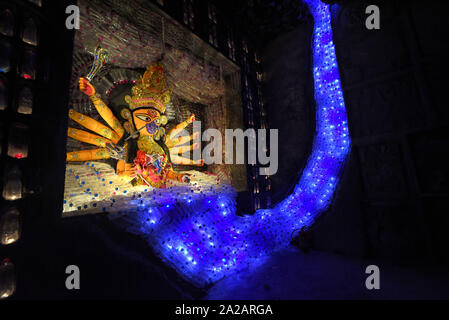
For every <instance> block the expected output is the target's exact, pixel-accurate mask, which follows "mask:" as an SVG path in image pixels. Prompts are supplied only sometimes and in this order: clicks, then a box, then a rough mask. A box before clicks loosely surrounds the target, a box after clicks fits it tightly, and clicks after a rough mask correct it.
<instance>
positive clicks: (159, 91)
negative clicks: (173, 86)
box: [125, 62, 171, 114]
mask: <svg viewBox="0 0 449 320" xmlns="http://www.w3.org/2000/svg"><path fill="white" fill-rule="evenodd" d="M131 91H132V96H125V101H126V102H127V103H128V104H129V108H130V109H131V110H134V109H137V108H140V107H153V108H155V109H156V110H158V111H159V112H160V113H161V114H164V113H165V105H166V104H167V103H169V102H170V93H171V90H170V89H167V88H166V82H165V77H164V67H163V66H162V63H161V62H154V63H152V64H151V65H149V66H148V67H147V70H146V71H145V73H144V74H143V76H141V77H140V79H139V80H138V81H137V83H136V84H135V85H134V86H133V87H132V89H131Z"/></svg>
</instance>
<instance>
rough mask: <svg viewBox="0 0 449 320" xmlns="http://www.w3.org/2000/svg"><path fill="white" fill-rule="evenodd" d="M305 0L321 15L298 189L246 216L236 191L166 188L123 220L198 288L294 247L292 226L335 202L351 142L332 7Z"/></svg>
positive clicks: (144, 198)
mask: <svg viewBox="0 0 449 320" xmlns="http://www.w3.org/2000/svg"><path fill="white" fill-rule="evenodd" d="M304 1H305V2H306V3H307V4H308V6H309V8H310V11H311V13H312V15H313V17H314V33H313V42H312V51H313V78H314V85H315V100H316V112H317V117H316V119H317V125H316V130H317V134H316V136H315V139H314V145H313V151H312V154H311V155H310V157H309V160H308V163H307V165H306V168H305V169H304V172H303V174H302V177H301V179H300V181H299V182H298V184H297V185H296V187H295V189H294V192H293V193H292V194H291V195H289V196H288V197H287V198H286V199H284V200H283V201H282V202H280V203H279V204H278V205H276V206H275V207H274V208H273V209H264V210H258V211H257V212H256V213H255V214H254V215H253V216H244V217H241V216H237V215H236V212H235V208H236V204H235V196H236V195H235V191H233V190H230V189H226V188H225V189H217V190H215V191H214V190H209V191H208V192H204V193H199V194H197V193H193V194H192V195H191V196H187V197H186V196H183V197H181V196H176V195H173V190H170V189H168V190H161V191H159V196H160V197H162V196H163V195H164V194H165V195H167V194H168V195H169V196H170V195H171V196H170V199H171V200H170V199H166V200H164V201H165V202H163V203H160V204H159V205H158V206H155V205H154V200H155V198H154V195H145V194H142V197H141V198H140V199H139V209H138V210H136V211H135V212H127V213H126V214H125V215H124V216H123V217H122V220H121V222H127V225H129V226H130V227H129V228H128V230H130V231H133V232H135V233H138V234H140V235H143V236H144V237H145V238H146V239H147V241H148V243H149V244H150V245H151V246H152V247H153V249H154V251H155V252H156V253H157V254H158V255H159V256H160V257H161V258H162V259H163V260H164V261H165V262H166V263H168V264H169V265H170V266H172V267H173V268H174V269H176V270H177V271H178V272H179V273H180V274H181V275H182V276H184V278H185V279H187V280H189V281H190V282H192V283H193V284H195V285H198V286H204V285H206V284H208V283H211V282H214V281H216V280H218V279H220V278H222V277H223V276H226V275H230V274H232V273H233V272H235V271H237V270H242V269H245V268H247V267H254V266H257V265H258V264H260V263H262V262H263V261H264V259H265V258H266V257H267V256H269V254H271V253H272V252H273V251H275V250H278V249H280V248H282V247H285V246H287V245H288V244H289V241H290V235H291V233H292V231H293V230H295V229H298V228H300V227H302V226H310V225H311V224H312V223H313V221H314V219H315V218H316V216H317V215H318V214H319V213H321V212H323V210H325V209H326V207H327V206H328V205H329V204H330V202H331V200H332V197H333V193H334V191H335V187H336V185H337V183H338V180H339V177H340V175H341V168H342V165H343V162H344V160H345V158H346V156H347V154H348V152H349V150H350V139H349V134H348V126H347V118H346V111H345V104H344V98H343V91H342V88H341V83H340V77H339V72H338V65H337V59H336V54H335V48H334V45H333V42H332V29H331V16H330V13H329V6H328V5H326V4H323V3H322V2H321V1H319V0H304ZM159 202H160V201H159ZM128 211H129V210H128Z"/></svg>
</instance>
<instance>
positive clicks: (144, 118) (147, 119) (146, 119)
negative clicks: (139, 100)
mask: <svg viewBox="0 0 449 320" xmlns="http://www.w3.org/2000/svg"><path fill="white" fill-rule="evenodd" d="M136 117H137V118H138V119H140V120H142V121H145V122H150V121H151V117H149V116H147V115H146V114H144V113H140V114H136Z"/></svg>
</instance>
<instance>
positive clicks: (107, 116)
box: [79, 78, 125, 138]
mask: <svg viewBox="0 0 449 320" xmlns="http://www.w3.org/2000/svg"><path fill="white" fill-rule="evenodd" d="M79 86H80V90H81V91H82V92H84V93H85V94H86V95H88V96H89V98H90V100H91V101H92V103H93V104H94V106H95V108H96V109H97V111H98V113H99V114H100V116H101V117H102V118H103V120H104V121H106V123H107V124H108V125H109V126H110V127H111V128H112V129H113V130H114V131H115V132H116V133H117V135H118V136H119V137H120V138H122V137H123V134H124V133H125V130H124V129H123V127H122V125H121V124H120V122H119V121H118V119H117V118H116V117H115V116H114V114H113V113H112V111H111V109H109V107H108V106H107V105H106V104H105V103H104V102H103V101H102V100H101V99H100V98H99V97H98V95H97V93H96V91H95V88H94V87H93V86H92V84H91V83H90V82H89V81H88V80H86V79H85V78H80V79H79Z"/></svg>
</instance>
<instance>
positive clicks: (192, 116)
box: [187, 113, 195, 123]
mask: <svg viewBox="0 0 449 320" xmlns="http://www.w3.org/2000/svg"><path fill="white" fill-rule="evenodd" d="M193 121H195V115H194V114H193V113H192V114H191V115H190V116H189V117H188V118H187V122H188V123H192V122H193Z"/></svg>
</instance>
